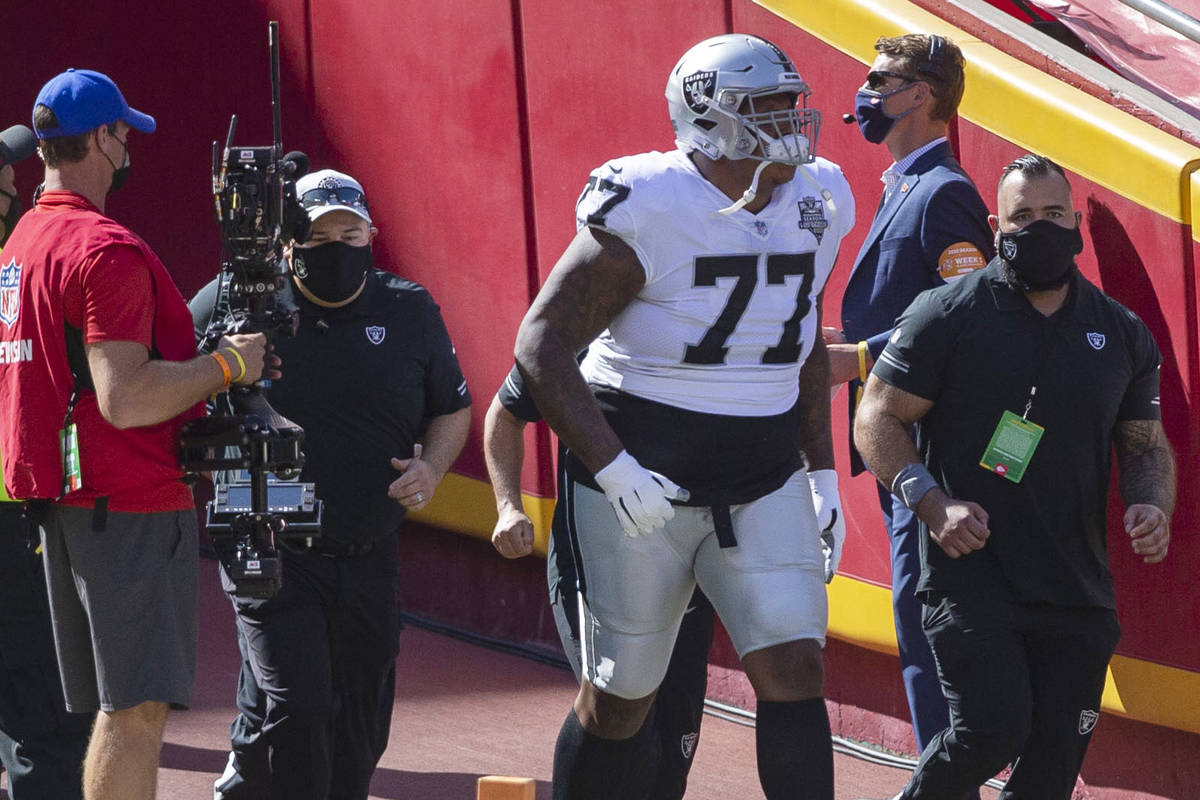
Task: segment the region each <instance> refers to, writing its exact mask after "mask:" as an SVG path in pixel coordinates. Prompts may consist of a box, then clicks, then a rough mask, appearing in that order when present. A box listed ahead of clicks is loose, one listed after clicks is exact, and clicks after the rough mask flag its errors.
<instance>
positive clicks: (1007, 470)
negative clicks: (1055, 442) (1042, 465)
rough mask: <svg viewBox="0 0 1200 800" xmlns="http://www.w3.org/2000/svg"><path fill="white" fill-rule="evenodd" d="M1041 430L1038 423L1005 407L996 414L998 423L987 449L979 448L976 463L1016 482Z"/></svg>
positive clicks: (1023, 472)
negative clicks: (978, 457) (981, 451)
mask: <svg viewBox="0 0 1200 800" xmlns="http://www.w3.org/2000/svg"><path fill="white" fill-rule="evenodd" d="M1045 432H1046V429H1045V428H1043V427H1042V426H1041V425H1035V424H1034V423H1032V422H1030V421H1029V420H1026V419H1022V418H1021V417H1018V416H1017V415H1016V414H1014V413H1013V412H1011V411H1005V412H1004V413H1003V414H1001V415H1000V424H998V425H997V426H996V431H995V432H994V433H993V434H992V440H991V441H990V442H988V446H987V450H984V451H983V458H981V459H980V460H979V466H981V467H983V468H984V469H986V470H987V471H988V472H994V473H996V474H997V475H999V476H1001V477H1003V478H1008V479H1009V480H1010V481H1012V482H1013V483H1020V482H1021V478H1022V477H1024V475H1025V468H1026V467H1028V466H1029V462H1030V461H1031V460H1032V459H1033V451H1034V450H1036V449H1037V446H1038V442H1040V441H1041V440H1042V434H1043V433H1045Z"/></svg>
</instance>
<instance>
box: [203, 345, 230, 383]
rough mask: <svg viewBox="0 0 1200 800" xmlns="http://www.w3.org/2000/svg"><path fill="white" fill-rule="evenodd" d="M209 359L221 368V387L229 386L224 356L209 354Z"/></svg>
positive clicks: (227, 363)
mask: <svg viewBox="0 0 1200 800" xmlns="http://www.w3.org/2000/svg"><path fill="white" fill-rule="evenodd" d="M208 355H209V358H211V359H212V360H214V361H216V362H217V366H219V367H220V368H221V377H222V379H223V381H224V382H223V383H222V384H221V385H222V386H228V385H229V362H228V361H226V360H225V356H223V355H221V354H220V353H209V354H208Z"/></svg>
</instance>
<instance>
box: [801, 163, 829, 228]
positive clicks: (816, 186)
mask: <svg viewBox="0 0 1200 800" xmlns="http://www.w3.org/2000/svg"><path fill="white" fill-rule="evenodd" d="M796 171H797V172H799V173H800V174H801V175H803V176H804V180H806V181H808V182H809V184H810V185H811V186H812V187H813V188H814V189H816V190H817V192H818V193H819V194H820V195H821V199H822V200H824V201H825V205H826V207H828V208H829V225H830V226H831V227H832V225H833V219H834V217H835V216H836V215H837V205H836V204H835V203H834V202H833V192H831V191H829V190H828V189H826V188H825V187H824V186H822V185H821V184H820V183H818V182H817V179H816V178H814V177H813V176H812V175H809V174H808V170H806V169H805V168H804V165H800V166H799V167H796Z"/></svg>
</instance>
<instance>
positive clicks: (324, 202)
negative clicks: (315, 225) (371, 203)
mask: <svg viewBox="0 0 1200 800" xmlns="http://www.w3.org/2000/svg"><path fill="white" fill-rule="evenodd" d="M300 205H302V206H304V207H305V208H313V207H314V206H328V205H337V206H358V207H359V208H364V209H365V208H367V207H368V206H367V198H366V197H364V196H363V193H362V192H360V191H359V190H358V189H355V188H353V187H351V186H343V187H341V188H339V189H326V188H324V187H323V186H318V187H317V188H315V189H309V190H308V191H307V192H305V193H304V194H302V195H300Z"/></svg>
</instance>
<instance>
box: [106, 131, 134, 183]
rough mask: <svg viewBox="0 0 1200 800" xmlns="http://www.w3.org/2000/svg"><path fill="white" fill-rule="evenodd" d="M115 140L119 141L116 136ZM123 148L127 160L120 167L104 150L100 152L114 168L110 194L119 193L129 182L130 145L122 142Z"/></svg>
mask: <svg viewBox="0 0 1200 800" xmlns="http://www.w3.org/2000/svg"><path fill="white" fill-rule="evenodd" d="M113 138H114V139H117V137H116V136H115V135H114V136H113ZM117 141H118V142H121V140H120V139H117ZM121 147H123V148H124V149H125V158H124V160H123V162H122V164H121V166H119V167H118V166H117V165H116V164H113V160H112V159H111V158H108V153H105V152H104V151H103V150H101V151H100V152H101V153H102V154H103V155H104V157H105V158H107V159H108V163H109V164H112V168H113V176H112V183H110V184H109V185H108V193H109V194H112V193H113V192H116V191H119V190H120V188H121V187H122V186H124V185H125V181H127V180H129V145H128V144H127V143H125V142H121Z"/></svg>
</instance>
